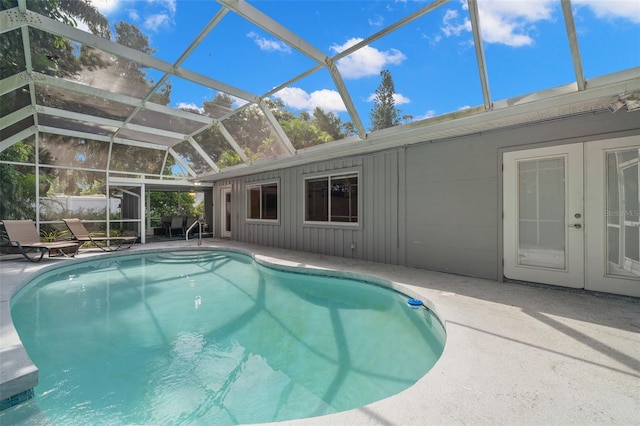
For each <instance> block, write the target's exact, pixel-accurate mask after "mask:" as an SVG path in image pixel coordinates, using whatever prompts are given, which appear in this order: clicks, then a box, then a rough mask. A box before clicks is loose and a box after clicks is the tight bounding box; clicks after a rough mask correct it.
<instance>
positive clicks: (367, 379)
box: [0, 251, 445, 425]
mask: <svg viewBox="0 0 640 426" xmlns="http://www.w3.org/2000/svg"><path fill="white" fill-rule="evenodd" d="M407 299H408V297H407V296H406V295H403V294H400V293H398V292H395V291H393V290H390V289H387V288H385V287H382V286H378V285H375V284H371V283H366V282H363V281H358V280H351V279H345V278H336V277H327V276H318V275H308V274H302V273H294V272H285V271H281V270H276V269H272V268H269V267H265V266H261V265H259V264H256V263H255V262H254V261H253V259H252V258H251V257H249V256H246V255H244V254H239V253H233V252H221V251H197V252H193V251H176V252H167V253H155V254H153V253H151V254H144V255H127V256H118V257H110V258H107V257H103V258H100V259H99V260H95V261H91V262H83V263H79V264H76V265H74V266H72V267H64V268H63V269H56V270H54V271H51V272H49V273H46V274H45V275H42V276H40V277H39V278H37V279H36V280H34V281H33V282H32V283H31V284H29V285H28V286H26V287H25V288H24V289H22V290H21V291H20V292H19V293H18V294H17V295H16V296H15V297H14V298H13V299H12V304H11V313H12V317H13V321H14V323H15V326H16V329H17V330H18V333H19V335H20V338H21V339H22V341H23V343H24V346H25V348H26V350H27V352H28V354H29V356H30V357H31V359H32V360H33V362H34V363H35V364H36V365H37V366H38V368H39V384H38V386H37V387H36V388H35V394H36V396H35V397H34V398H33V399H32V400H30V401H29V402H27V403H25V404H22V405H20V406H18V407H14V408H11V409H9V410H6V411H5V412H3V413H2V414H1V415H0V423H2V424H5V421H7V422H14V421H15V422H20V421H25V422H30V421H33V420H34V419H40V420H43V421H44V420H48V421H50V422H51V424H56V425H67V424H77V425H80V424H83V425H87V424H172V425H173V424H216V425H221V424H242V423H261V422H271V421H281V420H287V419H296V418H303V417H312V416H319V415H324V414H330V413H335V412H340V411H344V410H349V409H352V408H356V407H359V406H362V405H365V404H368V403H371V402H374V401H377V400H380V399H382V398H385V397H388V396H391V395H394V394H396V393H398V392H400V391H402V390H404V389H406V388H408V387H409V386H411V385H412V384H414V383H415V382H416V381H417V380H418V379H419V378H421V377H422V376H423V375H424V374H425V373H427V372H428V371H429V369H430V368H431V367H432V366H433V365H434V363H435V362H436V361H437V359H438V358H439V357H440V355H441V353H442V350H443V347H444V342H445V331H444V329H443V327H442V325H441V323H440V322H439V320H438V319H437V318H436V317H435V316H434V315H433V314H432V313H431V312H430V311H429V310H427V309H424V308H421V309H412V308H411V307H409V306H408V305H407Z"/></svg>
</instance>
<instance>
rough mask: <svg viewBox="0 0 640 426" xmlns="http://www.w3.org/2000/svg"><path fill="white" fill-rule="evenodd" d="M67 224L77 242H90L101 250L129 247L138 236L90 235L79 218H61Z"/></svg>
mask: <svg viewBox="0 0 640 426" xmlns="http://www.w3.org/2000/svg"><path fill="white" fill-rule="evenodd" d="M62 221H63V222H64V223H65V225H67V228H69V231H70V232H71V234H72V235H73V238H75V240H76V241H78V242H79V243H90V244H91V245H93V246H95V247H98V248H99V249H100V250H102V251H116V250H120V249H121V248H122V247H123V246H124V248H129V247H131V246H132V245H133V243H135V242H136V241H137V240H138V237H133V236H131V237H125V236H122V237H101V236H95V235H91V233H90V232H89V231H88V230H87V228H85V226H84V224H83V223H82V222H81V221H80V219H76V218H74V219H62Z"/></svg>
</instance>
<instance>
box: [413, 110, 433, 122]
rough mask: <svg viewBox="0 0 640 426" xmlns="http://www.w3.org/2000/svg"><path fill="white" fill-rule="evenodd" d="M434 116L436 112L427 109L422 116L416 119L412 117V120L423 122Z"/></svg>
mask: <svg viewBox="0 0 640 426" xmlns="http://www.w3.org/2000/svg"><path fill="white" fill-rule="evenodd" d="M435 116H436V111H435V110H433V109H429V110H427V111H426V112H425V113H424V114H423V115H419V116H417V117H414V118H413V119H414V121H418V120H424V119H425V118H431V117H435Z"/></svg>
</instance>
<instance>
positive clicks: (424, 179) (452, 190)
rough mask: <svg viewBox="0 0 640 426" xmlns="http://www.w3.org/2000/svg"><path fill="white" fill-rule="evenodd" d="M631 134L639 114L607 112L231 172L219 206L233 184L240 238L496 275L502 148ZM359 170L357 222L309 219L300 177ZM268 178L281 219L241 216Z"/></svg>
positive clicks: (639, 123)
mask: <svg viewBox="0 0 640 426" xmlns="http://www.w3.org/2000/svg"><path fill="white" fill-rule="evenodd" d="M634 134H640V112H633V113H619V114H611V113H609V112H602V113H596V114H590V115H584V116H579V117H573V118H567V119H562V120H555V121H551V122H546V123H539V124H531V125H529V126H525V127H519V128H514V129H504V130H499V131H493V132H489V133H486V134H478V135H471V136H466V137H461V138H456V139H451V140H443V141H434V142H425V143H420V144H415V145H411V146H401V147H397V148H394V149H390V150H386V151H382V152H377V153H373V154H365V155H358V156H353V157H348V158H340V159H334V160H331V161H323V162H319V163H314V164H308V165H304V166H296V167H291V168H288V169H282V170H276V171H270V172H265V173H259V174H255V175H250V176H244V177H240V178H234V179H231V180H228V181H224V182H217V183H216V191H215V203H216V204H217V205H218V206H219V205H220V204H219V203H220V190H219V188H220V187H222V186H229V185H230V186H231V187H232V204H233V211H232V218H233V219H232V239H234V240H238V241H242V242H247V243H253V244H260V245H268V246H272V247H279V248H287V249H292V250H302V251H307V252H313V253H319V254H325V255H332V256H340V257H347V258H357V259H362V260H368V261H374V262H381V263H388V264H393V265H403V266H410V267H416V268H423V269H430V270H437V271H443V272H449V273H455V274H460V275H467V276H474V277H481V278H488V279H499V278H500V277H501V271H502V268H501V259H502V219H501V217H502V215H501V211H502V195H501V194H502V177H501V169H502V166H501V158H502V152H504V151H508V150H516V149H525V148H531V147H540V146H549V145H559V144H567V143H578V142H588V141H594V140H602V139H608V138H613V137H621V136H628V135H634ZM354 170H356V171H358V173H359V192H360V195H361V197H362V198H361V205H360V214H359V217H360V224H359V226H358V227H345V226H340V225H337V226H336V225H330V226H318V225H308V224H305V223H304V211H303V209H304V192H303V182H304V178H305V177H309V176H315V175H317V174H323V173H341V172H345V171H354ZM263 181H277V182H279V188H280V193H279V197H278V198H279V203H280V204H279V220H278V222H277V223H273V224H264V223H256V222H250V221H246V219H245V217H246V213H245V211H246V189H245V188H246V186H247V185H251V184H255V183H259V182H263ZM218 210H219V208H218V207H216V214H219V212H218ZM219 231H220V230H219V221H216V234H215V235H220V233H219ZM352 243H353V244H354V247H355V249H352V248H351V247H352Z"/></svg>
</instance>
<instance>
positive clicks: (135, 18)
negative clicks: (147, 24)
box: [127, 9, 140, 21]
mask: <svg viewBox="0 0 640 426" xmlns="http://www.w3.org/2000/svg"><path fill="white" fill-rule="evenodd" d="M127 15H129V19H131V20H132V21H139V20H140V14H139V13H138V11H137V10H135V9H129V10H127Z"/></svg>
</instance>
